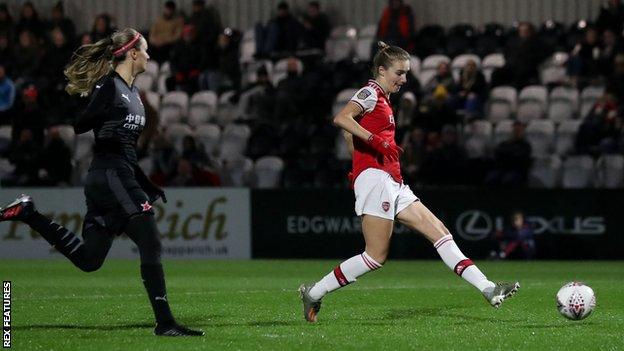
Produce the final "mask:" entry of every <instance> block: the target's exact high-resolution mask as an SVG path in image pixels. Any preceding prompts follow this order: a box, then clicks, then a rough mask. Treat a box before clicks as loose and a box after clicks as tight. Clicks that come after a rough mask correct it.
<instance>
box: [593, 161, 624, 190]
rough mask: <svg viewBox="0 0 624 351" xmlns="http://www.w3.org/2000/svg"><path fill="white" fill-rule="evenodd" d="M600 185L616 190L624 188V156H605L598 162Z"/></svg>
mask: <svg viewBox="0 0 624 351" xmlns="http://www.w3.org/2000/svg"><path fill="white" fill-rule="evenodd" d="M596 169H597V179H598V185H599V186H600V187H602V188H608V189H615V188H621V187H622V186H624V156H622V155H615V154H614V155H603V156H601V157H600V158H599V159H598V161H597V162H596Z"/></svg>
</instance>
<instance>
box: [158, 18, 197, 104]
mask: <svg viewBox="0 0 624 351" xmlns="http://www.w3.org/2000/svg"><path fill="white" fill-rule="evenodd" d="M205 57H206V52H205V50H204V47H203V45H202V44H201V42H200V41H199V40H198V39H197V30H196V29H195V27H193V26H192V25H185V26H184V29H183V31H182V40H180V41H178V43H177V44H176V45H175V46H174V48H173V50H172V52H171V60H170V62H171V73H173V76H172V77H169V78H168V79H167V89H168V90H183V91H186V92H187V93H188V94H189V95H191V94H193V93H194V92H196V91H197V88H198V80H199V73H200V72H201V66H202V63H203V62H204V60H205Z"/></svg>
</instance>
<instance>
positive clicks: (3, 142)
mask: <svg viewBox="0 0 624 351" xmlns="http://www.w3.org/2000/svg"><path fill="white" fill-rule="evenodd" d="M12 132H13V128H12V127H11V126H0V151H2V152H4V151H6V150H8V148H9V147H10V145H11V139H12V137H11V133H12Z"/></svg>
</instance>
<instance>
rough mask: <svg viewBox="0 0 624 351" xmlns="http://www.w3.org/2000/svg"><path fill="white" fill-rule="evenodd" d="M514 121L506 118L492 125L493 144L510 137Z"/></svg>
mask: <svg viewBox="0 0 624 351" xmlns="http://www.w3.org/2000/svg"><path fill="white" fill-rule="evenodd" d="M513 124H514V121H512V120H510V119H506V120H503V121H500V122H498V123H496V126H495V127H494V145H498V144H500V143H501V142H503V141H505V140H508V139H509V138H511V132H512V130H513Z"/></svg>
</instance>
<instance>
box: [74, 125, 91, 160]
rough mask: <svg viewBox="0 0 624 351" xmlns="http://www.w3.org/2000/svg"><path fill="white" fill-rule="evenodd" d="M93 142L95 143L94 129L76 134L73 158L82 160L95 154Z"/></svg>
mask: <svg viewBox="0 0 624 351" xmlns="http://www.w3.org/2000/svg"><path fill="white" fill-rule="evenodd" d="M93 144H95V135H93V131H89V132H87V133H82V134H78V135H76V139H75V144H74V145H75V147H74V154H73V159H74V160H82V159H85V158H89V157H91V156H93Z"/></svg>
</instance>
